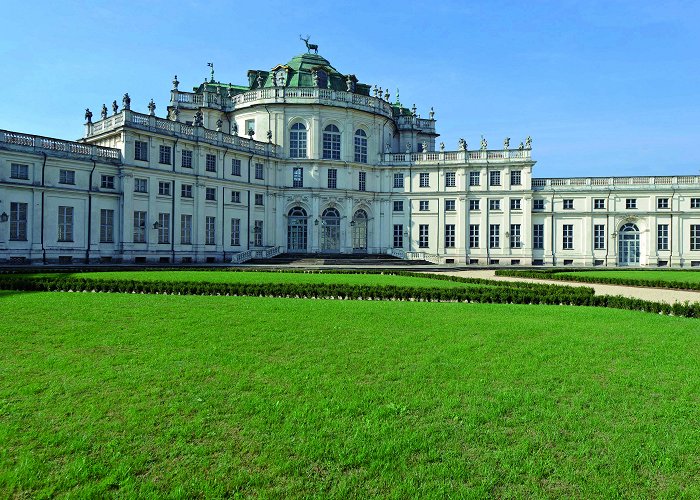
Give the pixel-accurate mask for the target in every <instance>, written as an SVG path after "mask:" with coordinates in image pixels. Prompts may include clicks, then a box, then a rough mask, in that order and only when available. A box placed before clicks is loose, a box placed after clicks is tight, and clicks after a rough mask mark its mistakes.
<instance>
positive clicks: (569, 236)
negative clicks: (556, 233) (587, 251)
mask: <svg viewBox="0 0 700 500" xmlns="http://www.w3.org/2000/svg"><path fill="white" fill-rule="evenodd" d="M561 237H562V241H561V247H562V248H563V249H564V250H573V249H574V225H573V224H564V225H563V226H562V230H561Z"/></svg>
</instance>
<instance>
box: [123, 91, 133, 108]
mask: <svg viewBox="0 0 700 500" xmlns="http://www.w3.org/2000/svg"><path fill="white" fill-rule="evenodd" d="M122 108H123V109H131V97H129V93H128V92H127V93H126V94H124V97H122Z"/></svg>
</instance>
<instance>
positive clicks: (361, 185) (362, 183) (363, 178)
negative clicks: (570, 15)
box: [357, 172, 367, 191]
mask: <svg viewBox="0 0 700 500" xmlns="http://www.w3.org/2000/svg"><path fill="white" fill-rule="evenodd" d="M357 176H358V177H357V188H358V189H359V190H360V191H366V190H367V172H358V173H357Z"/></svg>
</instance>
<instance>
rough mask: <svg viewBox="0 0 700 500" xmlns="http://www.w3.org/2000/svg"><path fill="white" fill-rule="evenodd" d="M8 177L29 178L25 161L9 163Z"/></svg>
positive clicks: (23, 179)
mask: <svg viewBox="0 0 700 500" xmlns="http://www.w3.org/2000/svg"><path fill="white" fill-rule="evenodd" d="M10 179H17V180H21V181H28V180H29V165H28V164H25V163H14V162H12V163H10Z"/></svg>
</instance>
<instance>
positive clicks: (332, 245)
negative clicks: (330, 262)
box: [321, 208, 340, 252]
mask: <svg viewBox="0 0 700 500" xmlns="http://www.w3.org/2000/svg"><path fill="white" fill-rule="evenodd" d="M321 251H322V252H339V251H340V213H339V212H338V210H337V209H335V208H327V209H325V210H324V211H323V214H322V215H321Z"/></svg>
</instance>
